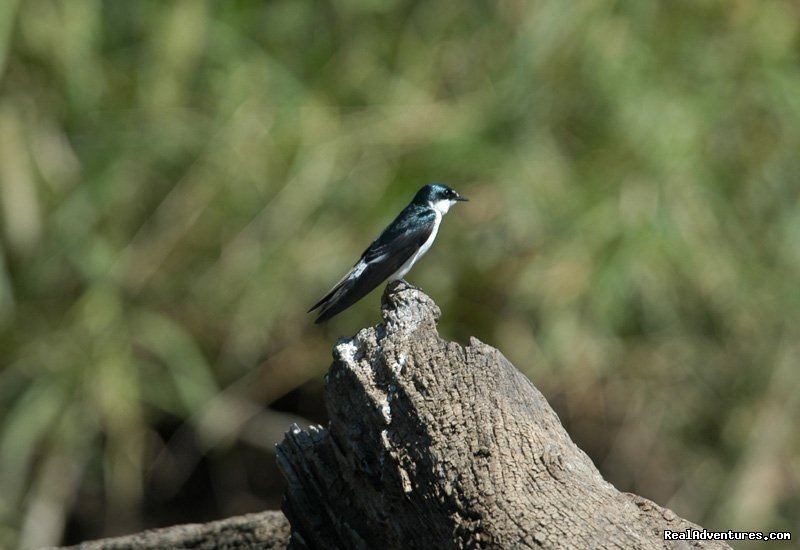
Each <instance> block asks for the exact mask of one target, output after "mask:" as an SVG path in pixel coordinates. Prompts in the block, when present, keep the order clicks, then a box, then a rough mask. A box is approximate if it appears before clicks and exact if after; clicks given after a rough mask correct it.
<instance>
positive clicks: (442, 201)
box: [413, 183, 469, 214]
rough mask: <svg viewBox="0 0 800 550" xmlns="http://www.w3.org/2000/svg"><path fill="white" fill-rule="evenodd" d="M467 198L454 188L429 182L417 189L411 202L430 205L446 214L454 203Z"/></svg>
mask: <svg viewBox="0 0 800 550" xmlns="http://www.w3.org/2000/svg"><path fill="white" fill-rule="evenodd" d="M468 200H469V199H468V198H467V197H462V196H461V195H459V194H458V193H457V192H456V191H455V189H451V188H450V187H447V186H446V185H444V184H442V183H429V184H428V185H425V186H424V187H423V188H422V189H420V190H419V191H417V194H416V196H414V201H413V202H414V204H418V205H420V206H430V207H431V208H433V209H435V210H438V211H439V212H441V213H442V214H446V213H447V211H448V210H450V207H451V206H453V205H454V204H455V203H457V202H463V201H468Z"/></svg>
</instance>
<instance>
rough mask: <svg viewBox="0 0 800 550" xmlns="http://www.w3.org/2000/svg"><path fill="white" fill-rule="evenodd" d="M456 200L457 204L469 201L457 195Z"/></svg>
mask: <svg viewBox="0 0 800 550" xmlns="http://www.w3.org/2000/svg"><path fill="white" fill-rule="evenodd" d="M456 200H457V201H459V202H469V199H468V198H467V197H465V196H463V195H458V196H457V197H456Z"/></svg>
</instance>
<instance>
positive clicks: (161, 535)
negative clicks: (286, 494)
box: [69, 511, 289, 550]
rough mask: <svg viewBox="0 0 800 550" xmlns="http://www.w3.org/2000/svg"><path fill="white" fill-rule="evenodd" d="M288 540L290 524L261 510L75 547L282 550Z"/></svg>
mask: <svg viewBox="0 0 800 550" xmlns="http://www.w3.org/2000/svg"><path fill="white" fill-rule="evenodd" d="M288 542H289V523H288V522H287V521H286V517H284V515H283V514H281V513H280V512H274V511H273V512H261V513H259V514H247V515H244V516H236V517H232V518H228V519H224V520H221V521H214V522H211V523H199V524H188V525H176V526H174V527H165V528H163V529H152V530H150V531H142V532H141V533H136V534H134V535H128V536H125V537H116V538H108V539H100V540H94V541H91V542H84V543H82V544H79V545H77V546H70V547H69V548H70V549H72V550H144V549H150V550H156V549H165V550H166V549H176V550H181V549H186V550H188V549H190V548H191V549H192V550H216V549H226V548H230V549H233V548H236V549H256V548H259V549H262V550H279V549H284V548H286V546H287V544H288Z"/></svg>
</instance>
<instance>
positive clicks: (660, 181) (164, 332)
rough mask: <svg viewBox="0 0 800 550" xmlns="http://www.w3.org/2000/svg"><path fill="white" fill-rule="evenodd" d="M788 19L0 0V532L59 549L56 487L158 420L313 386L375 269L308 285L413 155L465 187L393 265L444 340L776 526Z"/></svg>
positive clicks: (790, 237) (112, 495)
mask: <svg viewBox="0 0 800 550" xmlns="http://www.w3.org/2000/svg"><path fill="white" fill-rule="evenodd" d="M798 15H799V14H798V9H797V6H796V4H795V3H793V2H790V1H788V0H776V1H774V2H744V1H735V2H730V1H728V2H723V1H721V0H714V1H712V0H709V1H703V2H697V1H689V0H681V1H675V2H652V1H637V2H632V1H611V0H597V1H593V2H581V3H570V2H553V1H550V2H545V1H541V2H534V3H525V2H516V1H512V0H508V1H502V2H493V3H488V2H487V3H483V2H475V3H455V2H444V3H436V2H428V3H422V2H411V1H394V2H375V1H357V0H346V1H345V0H342V1H338V2H323V3H319V2H308V1H303V0H292V1H289V0H279V1H275V2H252V1H240V2H225V3H222V2H220V3H212V2H201V1H191V0H182V1H177V2H169V3H162V2H155V1H140V2H101V1H99V0H70V1H69V2H58V1H56V0H27V1H24V2H20V1H8V0H7V1H6V2H3V3H2V5H0V79H2V80H0V206H2V211H1V212H0V216H2V218H1V219H0V222H2V225H1V227H2V249H0V546H3V547H5V546H13V545H16V544H23V545H27V546H34V545H36V544H52V543H57V542H58V541H59V540H60V537H61V533H62V530H63V524H64V522H65V521H66V519H67V518H68V517H69V515H70V514H71V513H72V512H71V511H72V510H74V509H75V508H76V507H80V506H81V501H80V500H79V494H80V491H81V487H84V488H85V487H87V486H91V487H98V486H99V487H101V488H102V489H101V490H102V492H103V494H104V499H105V502H106V504H107V517H106V518H105V521H107V522H109V523H114V522H115V521H118V520H116V519H115V517H116V516H114V514H115V513H117V512H119V511H126V513H127V514H131V513H132V512H131V510H134V511H135V510H137V509H138V508H137V507H138V506H140V505H141V502H142V499H143V493H142V492H143V483H144V482H143V479H144V475H145V474H144V472H146V471H148V470H149V468H151V467H152V461H153V456H156V455H157V454H158V453H160V452H163V449H164V448H165V447H166V446H167V443H165V442H163V441H162V440H161V439H160V438H159V436H158V435H157V433H156V432H157V426H158V425H159V423H161V422H163V421H164V419H165V418H179V419H182V420H183V421H184V422H185V423H186V424H187V425H188V426H191V427H192V429H195V430H197V431H198V432H199V433H200V435H201V437H205V439H206V440H207V441H210V442H216V443H209V446H210V447H217V448H220V449H221V452H223V451H224V448H223V447H224V445H223V443H221V441H224V440H227V439H225V438H222V439H220V438H218V437H216V435H215V434H219V433H226V432H227V433H229V434H230V435H229V438H234V439H236V438H238V437H240V435H241V433H243V431H242V430H243V426H246V424H247V421H248V419H249V418H250V417H251V416H252V415H253V414H255V413H252V414H250V413H247V412H241V411H250V410H259V406H266V405H269V404H270V403H271V402H272V401H274V400H275V399H278V398H279V397H281V396H283V395H285V394H287V393H288V392H289V391H291V390H293V389H295V388H297V387H299V386H300V385H301V384H303V383H305V382H306V381H309V380H318V379H319V378H320V376H321V374H322V373H323V372H324V369H325V368H326V363H327V362H328V357H329V356H328V349H329V347H330V345H331V344H332V343H333V341H334V339H335V337H336V336H338V335H340V334H350V333H352V332H354V331H355V330H357V329H358V328H359V327H361V326H364V325H365V324H370V323H375V322H376V321H377V320H378V318H379V317H378V297H377V296H376V295H371V296H370V297H368V298H367V299H365V300H363V301H362V302H361V303H359V304H358V305H357V306H355V307H354V308H353V309H352V310H350V311H348V312H347V313H346V314H344V315H341V316H340V317H337V318H336V319H334V320H333V321H332V322H331V323H330V328H327V329H323V330H318V328H317V327H314V326H313V325H312V323H311V318H310V317H309V316H307V315H306V314H305V313H304V312H305V310H306V309H307V308H308V306H310V305H311V304H312V303H313V302H314V301H315V300H316V299H317V298H318V297H319V295H321V294H322V293H323V292H324V291H326V290H327V288H328V287H329V286H330V285H331V284H332V283H333V282H335V281H336V280H337V279H338V277H339V276H341V274H342V273H343V272H345V271H346V270H347V268H349V267H350V265H351V264H352V262H354V261H355V260H356V259H357V257H358V254H359V253H360V252H361V250H362V249H363V248H364V247H365V246H366V245H367V244H368V242H369V241H370V240H371V239H372V238H374V237H375V236H376V235H377V233H378V232H379V231H380V229H382V227H383V226H384V225H385V224H386V223H387V222H388V221H389V219H390V218H391V217H392V216H393V215H394V214H395V213H396V212H397V211H398V210H399V209H400V208H401V207H402V206H403V205H404V204H405V203H406V202H407V201H408V200H409V198H410V197H411V196H412V195H413V193H414V191H415V190H416V189H417V188H418V187H419V186H420V185H422V184H423V183H426V182H428V181H433V180H438V181H444V182H446V183H448V184H450V185H452V186H453V187H455V188H456V189H457V190H459V191H462V192H463V193H464V194H465V195H467V196H469V197H470V198H471V199H472V201H471V202H470V203H467V204H466V205H460V206H459V207H458V208H455V209H454V210H453V212H452V213H451V214H450V215H449V216H448V219H447V221H446V223H445V225H444V226H443V230H442V231H441V232H440V236H439V239H438V241H437V245H436V246H435V247H434V248H433V250H432V251H431V252H430V253H429V254H428V256H426V258H425V260H424V261H422V262H421V263H420V264H419V265H418V266H417V267H416V268H415V270H414V272H413V273H412V274H411V275H410V280H411V281H413V282H414V283H415V284H418V285H420V286H421V287H422V288H424V289H425V290H426V291H427V292H428V293H430V294H431V295H432V296H433V297H434V299H436V300H437V302H438V303H439V304H440V305H441V306H442V309H443V312H444V315H443V320H442V325H441V331H442V333H443V335H445V336H446V337H456V338H460V339H462V340H465V339H466V338H467V337H468V336H470V335H474V336H477V337H479V338H480V339H482V340H484V341H487V342H488V343H490V344H492V345H495V346H498V347H499V348H500V349H501V350H503V352H504V353H506V354H507V355H508V357H509V358H510V359H511V360H512V361H513V362H514V363H515V364H516V365H517V366H518V367H520V368H522V369H525V370H526V372H527V374H528V375H529V376H530V377H531V378H532V379H533V380H534V381H535V382H536V383H537V385H539V386H540V387H541V388H543V390H544V391H545V394H546V395H547V396H548V398H550V399H551V400H552V401H553V402H554V403H555V404H556V405H557V406H558V408H559V412H560V414H561V416H562V419H563V420H564V421H565V423H566V424H567V426H568V428H569V429H570V432H571V433H572V435H573V437H575V438H576V440H577V441H578V442H579V443H580V444H581V445H582V447H584V448H585V449H586V450H587V451H588V452H589V453H590V454H591V455H592V457H593V458H594V460H595V462H596V463H597V464H598V466H599V467H600V468H601V469H602V470H603V472H604V474H606V475H607V476H608V477H609V478H610V479H611V480H612V481H614V482H615V484H617V485H618V486H619V487H621V488H623V489H627V490H631V491H635V492H639V493H641V494H644V495H645V496H648V497H650V498H653V499H655V500H657V501H659V502H660V503H661V504H664V505H667V506H670V507H673V508H674V509H675V510H676V511H677V512H678V513H680V514H682V515H684V516H687V517H689V518H690V519H692V520H695V521H698V522H700V523H702V524H704V525H705V526H706V527H708V528H717V529H726V530H727V529H745V528H747V529H757V530H770V529H782V530H788V529H790V528H792V527H795V528H796V526H797V525H798V518H800V498H798V486H799V484H800V462H798V458H797V457H798V456H800V439H799V438H798V431H797V429H796V422H797V419H798V416H799V415H800V399H798V397H797V395H798V392H797V391H796V388H797V386H798V384H800V371H799V370H798V357H799V356H800V347H799V346H798V342H800V330H799V329H798V323H797V321H798V319H800V292H798V290H797V288H798V283H797V282H798V280H799V279H800V244H798V243H800V208H798V199H799V198H800V197H799V196H798V195H800V186H799V185H798V174H800V155H798V151H800V63H798V62H800V59H798V57H800V55H798V52H800V23H798V21H800V18H798ZM253 373H257V374H253ZM222 388H228V389H227V390H226V392H225V394H221V393H220V391H221V390H222ZM221 395H226V396H227V397H226V398H225V399H226V400H224V401H219V399H220V396H221ZM231 396H233V397H232V398H231ZM230 399H233V401H234V402H236V403H239V404H240V405H242V407H241V411H239V412H236V413H235V414H234V413H231V412H230V411H227V412H226V408H225V407H220V406H212V404H213V403H216V404H217V405H219V403H223V402H224V403H228V402H229V400H230ZM254 405H259V406H254ZM248 407H251V408H248ZM210 411H213V414H212V412H210ZM237 415H238V416H237ZM229 417H230V418H229ZM233 417H236V418H233ZM242 437H243V436H242ZM264 460H269V458H265V459H264ZM182 475H188V474H187V473H186V472H183V473H182ZM133 524H134V525H136V522H135V521H134V523H133Z"/></svg>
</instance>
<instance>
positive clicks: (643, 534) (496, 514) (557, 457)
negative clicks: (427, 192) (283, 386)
mask: <svg viewBox="0 0 800 550" xmlns="http://www.w3.org/2000/svg"><path fill="white" fill-rule="evenodd" d="M382 315H383V318H384V322H383V323H382V324H381V325H378V326H376V327H374V328H368V329H363V330H361V331H360V332H359V333H358V334H357V335H356V336H355V337H353V338H347V339H342V340H340V341H339V342H338V343H337V345H336V346H335V348H334V361H333V365H332V366H331V369H330V371H329V373H328V375H327V384H326V401H327V407H328V412H329V416H330V424H329V427H328V428H322V427H319V428H313V429H310V430H308V431H301V430H300V429H299V428H295V429H292V430H291V431H290V432H289V433H287V435H286V438H285V440H284V442H283V443H281V444H280V445H279V447H278V465H279V466H280V468H281V470H282V472H283V473H284V475H285V477H286V479H287V480H288V490H287V493H286V498H285V501H284V512H285V513H286V515H287V517H288V518H289V520H290V522H291V525H292V538H291V546H292V547H293V548H312V549H329V548H346V549H358V548H364V549H367V548H387V549H392V548H625V549H628V548H681V547H685V548H689V547H697V548H728V546H726V545H725V544H721V543H713V542H703V543H699V542H696V543H674V542H665V541H664V540H663V536H662V533H663V530H664V529H670V530H673V531H681V530H685V529H689V528H699V527H697V526H696V525H694V524H692V523H690V522H688V521H686V520H684V519H682V518H680V517H678V516H677V515H676V514H674V513H673V512H672V511H670V510H667V509H665V508H662V507H660V506H658V505H657V504H655V503H653V502H651V501H649V500H647V499H644V498H642V497H638V496H635V495H631V494H626V493H621V492H619V491H617V490H616V489H615V488H614V487H613V486H612V485H611V484H610V483H608V482H606V481H605V480H604V479H603V478H602V476H601V475H600V473H599V472H598V471H597V469H596V468H595V466H594V464H592V462H591V460H590V459H589V458H588V457H587V456H586V454H584V453H583V451H581V450H580V449H579V448H578V447H577V446H576V445H575V444H574V443H573V442H572V440H570V438H569V436H568V435H567V433H566V431H565V430H564V428H563V427H562V425H561V423H560V422H559V419H558V417H557V415H556V414H555V412H553V410H552V409H551V408H550V406H549V405H548V404H547V401H546V400H545V399H544V397H543V396H542V394H541V393H539V391H538V390H537V389H536V388H535V387H534V386H533V384H532V383H531V382H530V381H529V380H528V379H527V378H526V377H525V376H524V375H523V374H522V373H520V372H519V371H518V370H517V369H516V368H514V366H513V365H511V364H510V363H509V362H508V361H507V360H506V358H505V357H503V355H502V354H501V353H500V352H499V351H497V350H495V349H494V348H492V347H490V346H487V345H486V344H483V343H481V342H480V341H478V340H476V339H474V338H473V339H471V340H470V343H469V345H468V346H466V347H464V346H461V345H459V344H457V343H453V342H446V341H444V340H442V339H441V338H440V337H439V335H438V333H437V331H436V323H437V321H438V319H439V316H440V311H439V308H438V307H437V306H436V304H434V303H433V301H432V300H431V299H430V298H429V297H428V296H426V295H425V294H423V293H422V292H420V291H419V290H417V289H415V288H413V287H410V286H408V285H406V284H404V283H402V282H401V283H394V284H392V285H390V286H389V287H388V288H387V291H386V292H385V293H384V297H383V308H382Z"/></svg>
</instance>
